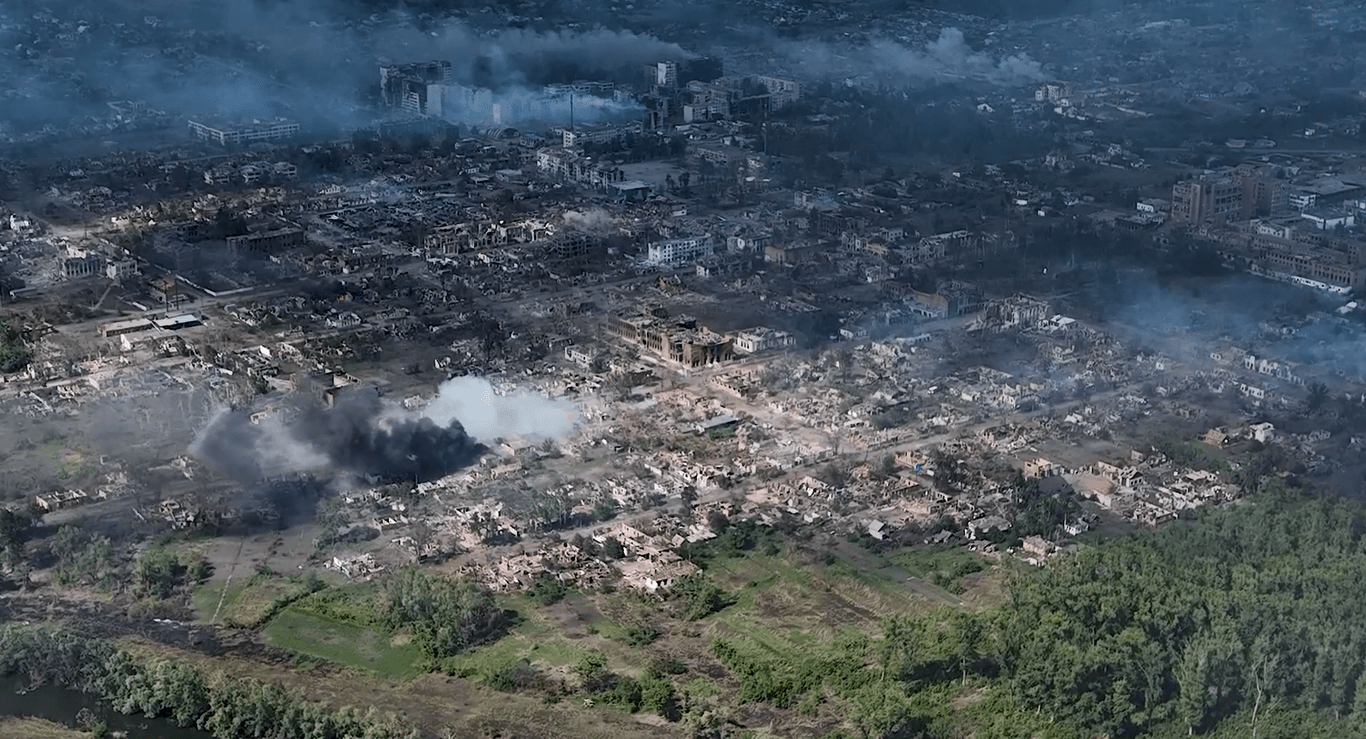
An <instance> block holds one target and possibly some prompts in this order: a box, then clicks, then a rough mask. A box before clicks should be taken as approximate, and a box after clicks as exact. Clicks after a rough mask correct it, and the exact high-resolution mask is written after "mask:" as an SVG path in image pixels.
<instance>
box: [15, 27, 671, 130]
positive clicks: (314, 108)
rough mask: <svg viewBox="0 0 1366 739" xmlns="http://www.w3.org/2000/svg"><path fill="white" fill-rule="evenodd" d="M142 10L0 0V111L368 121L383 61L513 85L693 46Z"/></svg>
mask: <svg viewBox="0 0 1366 739" xmlns="http://www.w3.org/2000/svg"><path fill="white" fill-rule="evenodd" d="M30 10H31V9H30ZM151 12H152V11H151V10H149V9H148V8H146V7H141V6H138V7H129V8H121V7H119V6H117V5H115V4H114V3H110V4H109V5H107V6H103V7H101V8H99V10H98V12H94V11H90V10H89V9H84V10H81V11H80V14H73V13H75V11H74V10H73V9H70V8H67V7H63V6H54V7H53V8H52V9H51V12H49V11H46V10H45V11H41V12H38V13H30V12H23V11H21V9H19V8H7V7H5V6H3V5H0V102H6V103H8V104H6V105H4V106H3V108H0V122H4V121H9V122H11V123H13V124H14V127H15V128H16V130H26V129H35V128H38V127H41V126H42V125H45V124H52V125H55V126H58V127H62V126H66V125H69V124H70V123H72V122H74V119H77V118H79V117H80V116H83V115H93V116H97V117H104V116H107V114H108V112H109V110H108V108H107V106H106V105H105V103H107V102H110V101H117V100H140V101H144V102H146V103H147V104H148V105H149V106H150V107H152V108H155V109H158V110H162V111H164V112H165V113H167V114H169V115H171V116H207V115H221V116H224V117H227V118H229V119H234V118H251V117H268V116H276V115H284V116H288V117H292V118H294V119H296V120H298V121H299V122H300V123H301V124H302V125H304V126H310V125H327V126H341V127H361V126H365V125H369V124H370V123H371V122H372V121H373V118H374V114H373V111H372V110H371V108H370V106H371V105H372V104H373V103H374V102H375V96H374V94H373V93H374V92H375V91H376V90H377V88H378V84H379V66H380V64H381V62H384V61H389V62H395V63H402V62H410V61H425V60H429V59H444V60H447V61H450V62H451V63H452V71H453V75H454V81H456V82H459V83H461V84H470V85H477V86H481V87H487V88H490V89H493V90H495V91H504V90H507V91H515V90H518V89H522V90H528V89H534V88H536V87H537V86H538V85H541V84H544V83H547V82H555V81H572V79H564V78H565V77H566V76H568V77H572V76H573V75H575V74H584V75H587V74H597V73H610V72H614V71H617V70H619V69H622V68H624V67H628V66H631V65H640V64H645V63H651V62H656V61H664V60H682V59H686V58H689V57H690V56H692V55H691V54H689V53H688V52H686V51H685V50H683V49H682V48H681V47H679V46H678V45H677V44H673V43H668V42H665V41H661V40H659V39H657V38H655V37H653V36H649V35H644V34H636V33H632V32H630V31H613V30H608V29H605V28H595V29H590V30H584V31H551V32H537V31H531V30H524V29H515V28H509V29H501V30H498V31H493V32H487V33H483V32H480V31H478V30H476V29H474V28H472V27H471V26H470V25H468V24H467V23H465V22H463V21H461V20H458V19H443V20H441V21H438V22H435V23H434V24H429V23H423V24H422V25H423V26H424V28H426V29H427V30H423V29H420V28H419V27H418V25H419V24H418V23H417V22H416V19H414V18H411V17H409V16H407V15H404V14H401V13H398V12H393V13H390V14H388V15H387V16H384V17H377V18H374V19H372V21H368V22H365V23H360V24H353V25H351V26H344V25H342V24H341V23H337V22H335V21H334V19H333V17H332V15H331V12H330V10H329V9H328V8H326V6H325V5H323V4H322V3H321V2H319V0H290V1H289V2H281V3H274V4H271V5H269V6H266V5H264V4H261V3H257V2H254V1H253V0H227V1H226V2H223V3H214V4H209V5H205V4H187V5H178V6H171V7H168V8H165V9H162V12H163V13H164V14H162V15H152V14H149V13H151ZM54 60H55V63H54Z"/></svg>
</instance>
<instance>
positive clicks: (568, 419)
mask: <svg viewBox="0 0 1366 739" xmlns="http://www.w3.org/2000/svg"><path fill="white" fill-rule="evenodd" d="M422 415H423V416H425V417H426V418H430V419H431V420H432V421H434V422H435V423H436V424H437V425H439V426H445V425H448V424H449V423H450V422H451V421H459V422H460V425H461V426H464V428H465V432H466V433H468V434H469V435H470V436H472V437H473V438H475V439H476V440H478V441H480V442H482V443H485V444H488V443H491V442H493V441H494V440H496V439H498V438H502V437H512V436H521V437H523V438H525V439H528V440H530V441H538V440H541V439H563V438H565V437H567V436H569V434H570V433H572V432H573V431H574V426H575V425H576V424H577V423H578V421H579V417H580V412H579V408H578V406H577V405H575V404H574V403H573V402H571V401H568V400H564V399H559V398H549V397H546V396H544V395H540V394H538V393H533V392H528V391H526V390H516V391H513V392H511V393H508V394H500V393H499V392H498V391H497V390H495V389H494V387H493V385H492V384H491V383H490V382H489V381H488V380H485V379H483V378H480V377H456V378H453V379H450V380H447V381H446V382H443V383H441V387H440V389H439V390H438V391H437V394H436V397H435V398H432V400H431V402H430V403H428V404H427V407H426V408H424V409H423V410H422Z"/></svg>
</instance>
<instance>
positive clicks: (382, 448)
mask: <svg viewBox="0 0 1366 739" xmlns="http://www.w3.org/2000/svg"><path fill="white" fill-rule="evenodd" d="M485 449H486V448H485V447H484V446H483V445H482V444H480V443H479V442H477V441H476V440H474V439H473V438H471V437H470V435H469V434H467V433H466V432H465V429H464V427H463V426H462V425H461V424H460V422H459V421H457V420H454V419H451V420H449V421H448V422H447V423H445V424H439V423H437V422H435V421H433V420H432V419H430V418H428V417H426V416H422V415H418V414H414V413H410V412H407V411H404V410H402V409H400V408H398V407H396V406H395V405H394V404H392V403H388V402H386V401H385V400H384V399H383V398H381V397H380V396H379V394H378V393H377V392H375V391H374V390H357V391H354V392H343V393H341V394H340V395H339V397H338V398H337V401H336V403H335V404H334V405H333V406H332V407H326V406H323V405H322V404H320V403H317V402H311V401H310V402H304V403H300V404H296V405H295V406H294V407H292V408H288V409H285V410H282V411H280V412H278V413H275V414H271V415H267V416H264V417H261V416H257V417H256V418H255V419H254V420H253V414H252V413H250V412H249V411H246V410H241V409H238V410H227V411H223V412H221V413H219V414H218V415H217V416H215V417H214V419H213V420H212V421H211V422H210V423H209V425H208V426H207V427H206V428H205V429H204V430H203V431H201V432H200V434H199V437H198V438H197V439H196V440H195V442H194V444H192V445H191V447H190V451H191V452H192V453H193V454H194V455H195V456H196V457H198V458H199V459H202V460H204V461H205V462H207V463H209V464H210V465H212V466H214V467H216V468H218V469H219V470H221V471H222V472H223V473H224V474H227V475H229V476H230V477H232V478H233V479H234V480H236V481H237V482H239V483H241V484H244V485H248V484H253V483H257V482H260V481H262V480H265V479H269V478H277V477H282V476H290V475H300V474H305V473H308V474H314V475H318V476H320V477H322V478H335V477H336V476H338V475H344V474H352V475H357V476H362V477H366V478H369V479H377V480H383V481H398V480H414V481H418V482H422V481H426V480H434V479H437V478H440V477H443V476H445V475H448V474H450V473H452V472H455V471H456V470H459V469H461V468H463V467H467V466H469V465H471V464H473V463H474V462H475V461H477V460H478V459H479V457H480V455H481V454H483V453H484V451H485Z"/></svg>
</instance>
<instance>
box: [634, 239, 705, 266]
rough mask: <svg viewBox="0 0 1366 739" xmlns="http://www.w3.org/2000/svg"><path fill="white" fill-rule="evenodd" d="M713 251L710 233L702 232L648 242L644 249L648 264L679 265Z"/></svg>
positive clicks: (692, 261) (690, 262) (688, 262)
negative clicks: (679, 237) (696, 234)
mask: <svg viewBox="0 0 1366 739" xmlns="http://www.w3.org/2000/svg"><path fill="white" fill-rule="evenodd" d="M715 251H716V243H715V242H713V241H712V239H711V234H703V235H701V236H691V237H688V238H683V239H669V240H667V241H657V242H655V243H653V244H650V246H649V248H648V249H647V251H646V260H647V261H648V262H649V263H650V264H658V265H662V266H667V267H681V266H684V265H687V264H692V263H694V262H696V261H697V260H698V259H701V258H702V257H705V256H708V255H710V254H713V253H715Z"/></svg>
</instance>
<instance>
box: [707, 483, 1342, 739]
mask: <svg viewBox="0 0 1366 739" xmlns="http://www.w3.org/2000/svg"><path fill="white" fill-rule="evenodd" d="M1363 583H1366V508H1363V507H1362V506H1361V505H1360V504H1357V503H1354V502H1349V501H1342V500H1319V499H1300V498H1292V497H1291V496H1289V495H1288V494H1285V493H1280V492H1275V491H1274V488H1273V492H1272V493H1271V494H1265V495H1262V496H1259V498H1258V499H1257V500H1256V501H1255V502H1250V503H1246V504H1243V505H1239V506H1236V507H1233V508H1229V509H1224V510H1215V511H1209V512H1206V513H1205V514H1204V515H1203V516H1202V517H1201V518H1200V519H1199V520H1196V521H1191V522H1181V523H1178V524H1176V525H1174V526H1172V527H1169V528H1167V529H1165V530H1163V531H1161V532H1157V533H1145V534H1139V535H1134V536H1131V537H1127V538H1124V539H1121V540H1116V541H1112V542H1109V543H1106V544H1104V545H1101V546H1096V547H1090V548H1084V549H1082V550H1081V551H1079V552H1076V553H1074V554H1071V555H1068V556H1065V557H1061V558H1059V559H1057V560H1055V562H1054V563H1053V564H1050V565H1049V566H1047V567H1045V568H1043V569H1041V570H1033V569H1030V570H1022V571H1020V572H1018V573H1016V574H1015V575H1014V576H1013V579H1012V583H1011V588H1010V595H1011V597H1010V600H1009V602H1008V603H1006V604H1005V605H1004V606H1002V607H1001V608H999V609H997V610H994V611H986V612H977V613H971V612H947V613H936V614H928V615H925V616H895V617H890V618H887V619H884V621H883V624H882V629H881V632H882V633H881V634H880V636H878V637H876V638H870V637H868V636H866V635H863V634H857V633H850V634H846V635H845V636H843V637H840V638H838V639H836V640H835V641H834V642H833V643H827V644H825V645H823V646H820V647H817V648H813V649H811V650H809V651H808V652H807V653H806V654H804V655H803V656H802V657H801V658H796V657H794V656H792V655H790V654H788V655H784V654H776V653H773V652H772V651H771V650H767V649H764V648H762V647H760V646H758V645H755V644H752V643H749V642H747V641H746V640H743V639H734V638H729V637H725V638H718V639H715V640H714V641H713V642H712V645H711V651H712V654H713V655H714V656H715V657H716V658H717V659H718V660H719V661H720V662H721V663H722V664H723V665H725V667H726V668H727V669H728V670H729V671H730V672H731V674H732V675H733V676H734V677H735V678H736V679H737V680H738V681H739V694H738V697H739V699H740V700H741V701H744V702H757V703H767V704H770V705H772V706H774V707H778V708H796V709H798V710H799V711H802V712H811V711H814V710H815V707H816V706H818V705H819V704H821V703H823V702H828V701H831V700H834V701H837V702H839V703H842V704H843V705H844V708H843V709H842V713H843V714H844V716H845V717H846V721H847V723H848V724H850V725H852V726H853V727H854V728H855V730H856V731H857V732H858V734H859V735H860V736H863V737H900V736H925V737H940V736H943V737H948V736H954V735H957V734H956V733H957V732H960V731H961V730H962V729H963V727H964V722H965V721H966V722H967V723H969V724H971V725H973V726H975V728H976V736H977V737H979V739H985V737H993V736H1047V737H1058V738H1059V739H1062V738H1064V737H1078V738H1080V737H1091V736H1098V735H1104V736H1109V737H1114V738H1116V739H1118V738H1120V737H1135V736H1185V735H1212V736H1225V735H1228V732H1231V731H1234V729H1235V728H1237V730H1238V731H1242V732H1244V733H1242V734H1239V735H1242V736H1248V735H1251V736H1255V735H1257V732H1259V731H1260V732H1261V734H1262V735H1263V736H1282V737H1284V736H1306V737H1307V736H1347V735H1352V734H1354V733H1359V732H1361V731H1363V730H1366V615H1363V612H1362V610H1361V609H1360V607H1359V602H1358V598H1359V596H1358V593H1359V592H1360V591H1361V587H1362V584H1363ZM964 685H976V686H977V687H978V688H982V689H984V690H985V693H984V694H985V695H986V696H987V698H986V699H985V700H983V701H981V702H980V703H975V704H973V705H972V706H971V709H970V710H968V711H967V712H966V713H963V714H962V715H955V713H956V711H955V709H954V708H952V707H951V703H952V702H953V700H954V695H956V693H955V692H954V691H955V690H959V689H961V688H962V686H964ZM955 686H957V687H955ZM982 694H983V693H979V695H982ZM1235 733H1236V732H1235Z"/></svg>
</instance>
